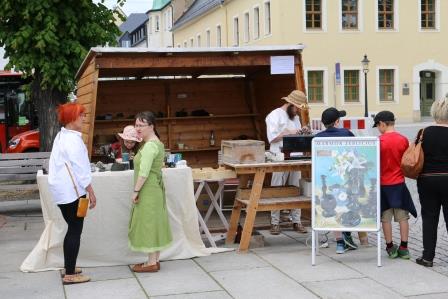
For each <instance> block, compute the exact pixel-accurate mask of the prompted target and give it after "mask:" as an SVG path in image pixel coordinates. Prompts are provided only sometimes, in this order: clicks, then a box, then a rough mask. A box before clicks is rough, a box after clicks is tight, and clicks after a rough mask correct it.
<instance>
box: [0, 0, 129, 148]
mask: <svg viewBox="0 0 448 299" xmlns="http://www.w3.org/2000/svg"><path fill="white" fill-rule="evenodd" d="M125 1H126V0H117V5H118V6H123V4H124V2H125ZM103 3H104V0H101V1H100V3H94V2H92V0H1V4H0V46H1V47H4V49H5V57H7V58H9V63H8V64H7V66H6V69H12V68H13V69H14V70H16V71H20V72H22V73H23V75H24V76H25V77H31V79H32V82H31V84H30V94H31V99H32V101H33V103H34V104H35V106H36V108H37V116H38V120H39V130H40V149H41V150H42V151H49V150H51V147H52V143H53V139H54V137H55V135H56V134H57V132H58V129H59V125H58V121H57V118H56V113H55V108H56V107H57V105H58V104H60V103H64V102H66V101H67V93H68V92H69V91H71V90H73V88H74V85H75V82H74V77H75V74H76V71H77V70H78V68H79V66H80V65H81V63H82V60H83V58H84V57H85V56H86V54H87V52H88V50H89V49H90V48H91V47H94V46H103V45H106V44H109V45H114V44H115V43H116V38H117V36H118V35H119V33H120V31H119V29H118V27H117V26H116V25H115V16H114V11H113V10H111V9H108V8H107V7H106V6H104V4H103ZM120 16H121V15H120Z"/></svg>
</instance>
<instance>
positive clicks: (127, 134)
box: [118, 126, 142, 142]
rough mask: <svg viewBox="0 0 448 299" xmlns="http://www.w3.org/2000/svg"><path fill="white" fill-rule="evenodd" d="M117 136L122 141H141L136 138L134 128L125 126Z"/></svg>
mask: <svg viewBox="0 0 448 299" xmlns="http://www.w3.org/2000/svg"><path fill="white" fill-rule="evenodd" d="M118 136H120V137H121V138H123V139H124V140H130V141H135V142H141V141H142V139H141V138H139V137H138V135H137V131H136V130H135V128H134V126H126V127H125V128H124V129H123V133H118Z"/></svg>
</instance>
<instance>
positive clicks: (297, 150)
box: [281, 135, 314, 160]
mask: <svg viewBox="0 0 448 299" xmlns="http://www.w3.org/2000/svg"><path fill="white" fill-rule="evenodd" d="M313 138H314V135H287V136H283V147H282V149H281V151H282V153H283V155H284V156H285V160H303V159H311V141H312V140H313Z"/></svg>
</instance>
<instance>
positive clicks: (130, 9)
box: [94, 0, 152, 16]
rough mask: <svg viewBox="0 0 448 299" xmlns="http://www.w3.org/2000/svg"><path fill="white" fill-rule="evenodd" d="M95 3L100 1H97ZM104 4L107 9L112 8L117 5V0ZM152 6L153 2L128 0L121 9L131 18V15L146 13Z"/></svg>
mask: <svg viewBox="0 0 448 299" xmlns="http://www.w3.org/2000/svg"><path fill="white" fill-rule="evenodd" d="M94 1H95V0H94ZM95 2H99V1H98V0H96V1H95ZM104 4H105V5H106V6H107V7H109V8H112V7H114V5H116V4H117V0H106V1H104ZM151 6H152V0H126V3H125V4H124V6H123V7H122V8H121V9H122V10H123V11H124V12H125V13H126V15H127V16H129V14H131V13H145V12H147V11H148V10H149V9H150V8H151Z"/></svg>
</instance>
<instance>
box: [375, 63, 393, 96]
mask: <svg viewBox="0 0 448 299" xmlns="http://www.w3.org/2000/svg"><path fill="white" fill-rule="evenodd" d="M394 82H395V80H394V70H385V69H383V70H380V71H379V87H380V101H384V102H392V101H394V89H395V88H394Z"/></svg>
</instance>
